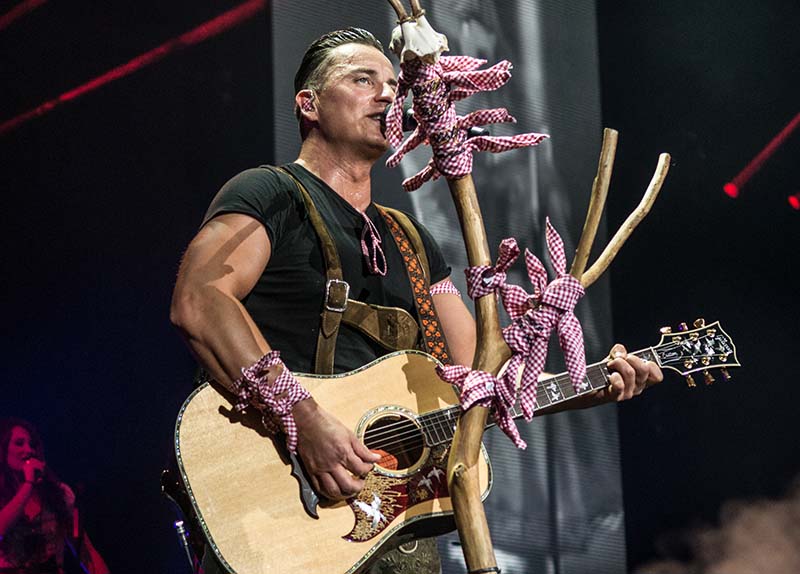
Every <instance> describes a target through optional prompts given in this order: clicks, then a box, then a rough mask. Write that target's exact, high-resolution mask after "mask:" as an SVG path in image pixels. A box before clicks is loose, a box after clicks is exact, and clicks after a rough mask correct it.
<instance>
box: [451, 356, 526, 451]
mask: <svg viewBox="0 0 800 574" xmlns="http://www.w3.org/2000/svg"><path fill="white" fill-rule="evenodd" d="M436 372H437V373H438V375H439V378H440V379H442V380H443V381H444V382H446V383H450V384H451V385H454V386H455V387H456V388H457V389H458V390H459V396H460V399H461V408H462V409H464V410H465V411H466V410H467V409H469V408H470V407H472V406H473V405H476V404H477V405H480V406H482V407H487V408H491V409H492V414H493V415H494V419H495V422H496V423H497V426H498V427H500V428H501V429H502V431H503V432H504V433H506V435H508V437H509V438H510V439H511V440H512V441H513V442H514V444H515V445H516V446H517V447H519V448H525V447H526V446H527V444H526V443H525V441H524V440H522V437H521V436H519V430H517V426H516V425H515V424H514V419H513V417H512V416H511V412H512V409H513V407H514V401H515V399H516V388H515V387H516V381H513V382H512V384H511V386H508V385H507V384H506V382H504V381H502V380H498V379H496V378H495V377H493V376H492V375H490V374H489V373H487V372H485V371H473V370H472V369H470V368H469V367H465V366H463V365H450V366H446V367H444V366H437V367H436Z"/></svg>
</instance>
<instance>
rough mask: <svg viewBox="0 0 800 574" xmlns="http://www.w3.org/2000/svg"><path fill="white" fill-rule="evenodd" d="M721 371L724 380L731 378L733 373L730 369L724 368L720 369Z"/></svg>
mask: <svg viewBox="0 0 800 574" xmlns="http://www.w3.org/2000/svg"><path fill="white" fill-rule="evenodd" d="M719 372H720V374H721V375H722V380H723V381H726V382H727V381H730V380H731V374H730V373H729V372H728V369H724V368H723V369H720V370H719Z"/></svg>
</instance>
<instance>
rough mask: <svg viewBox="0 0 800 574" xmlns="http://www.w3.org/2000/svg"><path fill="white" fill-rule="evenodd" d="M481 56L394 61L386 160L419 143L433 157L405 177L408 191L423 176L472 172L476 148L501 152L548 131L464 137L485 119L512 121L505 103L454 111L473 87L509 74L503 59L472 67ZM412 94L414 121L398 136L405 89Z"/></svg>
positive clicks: (492, 84) (484, 87)
mask: <svg viewBox="0 0 800 574" xmlns="http://www.w3.org/2000/svg"><path fill="white" fill-rule="evenodd" d="M485 63H486V60H480V59H477V58H471V57H469V56H442V57H441V58H439V60H438V61H437V62H436V63H435V64H428V63H425V62H422V61H421V60H419V59H415V60H411V61H409V62H403V63H401V64H400V68H401V71H400V76H399V78H398V86H397V94H396V96H395V100H394V103H393V104H392V108H391V109H390V110H389V113H388V115H387V117H386V137H387V139H388V140H389V143H391V144H392V146H393V147H394V148H396V151H395V153H394V154H392V156H391V157H389V159H388V160H387V161H386V165H387V166H389V167H395V166H396V165H398V164H399V163H400V160H401V159H402V158H403V156H404V155H405V154H406V153H408V152H409V151H411V150H413V149H414V148H416V147H417V146H419V145H420V144H425V143H427V144H429V145H430V146H431V148H432V150H433V157H432V158H431V160H430V161H429V162H428V165H427V166H425V168H423V170H422V171H420V172H419V173H418V174H416V175H414V176H413V177H410V178H408V179H406V180H405V181H404V182H403V188H404V189H405V190H406V191H414V190H415V189H418V188H419V187H420V186H421V185H422V184H423V183H425V182H426V181H427V180H429V179H437V178H439V177H440V176H442V175H443V176H445V177H446V178H448V179H457V178H460V177H463V176H465V175H467V174H469V173H471V172H472V154H473V153H474V152H476V151H490V152H495V153H497V152H503V151H508V150H511V149H516V148H520V147H526V146H532V145H536V144H538V143H539V142H540V141H542V140H543V139H545V138H546V137H548V136H547V135H545V134H536V133H528V134H517V135H514V136H477V137H474V138H470V139H467V130H468V129H469V128H472V127H475V126H479V125H485V124H490V123H503V122H516V120H515V119H514V117H513V116H511V115H510V114H509V113H508V111H507V110H506V109H505V108H495V109H490V110H478V111H475V112H472V113H470V114H467V115H466V116H459V115H457V114H456V110H455V102H457V101H458V100H462V99H464V98H466V97H468V96H471V95H472V94H475V93H477V92H485V91H491V90H496V89H498V88H499V87H501V86H502V85H504V84H505V83H506V82H508V80H509V79H510V78H511V73H510V71H509V70H510V69H511V63H510V62H508V61H507V60H503V61H502V62H500V63H498V64H495V65H494V66H492V67H491V68H487V69H485V70H478V68H479V67H481V66H482V65H484V64H485ZM409 89H410V90H411V91H412V92H413V94H414V118H415V119H416V121H417V124H418V125H417V127H416V129H415V130H414V132H413V133H412V134H411V136H409V138H408V139H407V140H406V141H405V142H403V126H402V123H403V122H402V120H403V101H404V100H405V98H406V95H407V94H408V90H409Z"/></svg>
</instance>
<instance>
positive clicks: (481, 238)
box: [389, 0, 669, 573]
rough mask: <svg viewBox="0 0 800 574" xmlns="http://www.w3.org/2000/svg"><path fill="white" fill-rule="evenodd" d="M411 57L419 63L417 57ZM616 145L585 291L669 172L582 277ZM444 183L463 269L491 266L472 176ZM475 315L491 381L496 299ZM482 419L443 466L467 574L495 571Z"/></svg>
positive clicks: (656, 179) (502, 355)
mask: <svg viewBox="0 0 800 574" xmlns="http://www.w3.org/2000/svg"><path fill="white" fill-rule="evenodd" d="M389 3H390V4H391V5H392V8H393V9H394V10H395V12H396V14H397V17H398V21H399V22H400V23H403V22H409V21H415V20H417V19H418V18H421V17H423V15H424V10H422V8H421V6H420V5H419V1H418V0H412V2H411V5H412V13H413V16H409V15H408V14H407V13H406V11H405V9H404V8H403V6H402V4H401V3H400V0H389ZM417 56H418V57H423V54H418V55H417ZM616 144H617V132H616V131H614V130H611V129H606V130H605V131H604V133H603V147H602V151H601V154H600V161H599V165H598V169H597V176H596V177H595V180H594V184H593V186H592V195H591V200H590V203H589V211H588V214H587V216H586V223H585V224H584V228H583V233H582V235H581V239H580V241H579V243H578V248H577V251H576V254H575V259H574V260H573V263H572V267H571V269H570V273H571V274H572V275H573V276H574V277H575V278H577V279H579V280H580V281H581V284H582V285H583V286H584V287H588V286H589V285H591V284H592V283H593V282H594V281H596V280H597V278H598V277H599V276H600V275H601V274H602V273H603V271H605V269H607V268H608V266H609V264H610V263H611V261H612V260H613V258H614V256H615V255H616V254H617V252H618V251H619V249H620V248H621V247H622V244H623V243H624V242H625V240H626V239H627V238H628V237H629V236H630V234H631V233H632V232H633V230H634V229H635V228H636V226H637V225H638V224H639V222H641V220H642V219H643V218H644V216H645V215H647V212H648V211H649V210H650V208H651V207H652V205H653V202H654V201H655V199H656V196H657V195H658V192H659V191H660V189H661V186H662V184H663V183H664V178H665V177H666V175H667V170H668V169H669V155H668V154H661V156H660V158H659V163H658V168H657V169H656V173H655V175H654V176H653V179H652V181H651V182H650V186H649V187H648V189H647V192H646V193H645V196H644V198H643V199H642V201H641V203H640V205H639V207H637V209H636V210H635V211H634V212H633V213H632V214H631V215H630V216H629V217H628V219H627V220H626V221H625V223H624V224H623V226H622V227H621V228H620V230H619V231H618V232H617V233H616V234H615V235H614V238H613V239H612V240H611V242H610V243H609V245H608V247H606V249H605V250H604V251H603V253H602V254H601V256H600V257H599V258H598V260H597V262H596V263H595V264H594V265H593V266H592V267H591V268H590V269H589V270H588V271H587V272H586V273H584V270H585V269H586V264H587V262H588V259H589V253H590V251H591V247H592V243H593V242H594V238H595V235H596V233H597V228H598V226H599V223H600V218H601V216H602V213H603V207H604V205H605V200H606V196H607V194H608V186H609V182H610V180H611V172H612V168H613V164H614V155H615V152H616ZM447 183H448V185H449V187H450V193H451V195H452V197H453V202H454V204H455V207H456V211H457V213H458V220H459V222H460V224H461V233H462V236H463V238H464V245H465V246H466V250H467V260H468V262H469V265H470V266H471V267H476V266H480V265H492V259H491V256H490V253H489V244H488V241H487V239H486V229H485V227H484V224H483V217H482V215H481V209H480V205H479V204H478V196H477V193H476V191H475V185H474V183H473V180H472V176H471V175H467V176H465V177H461V178H458V179H448V181H447ZM475 312H476V321H477V328H478V332H477V336H478V339H477V347H476V352H475V358H474V360H473V364H472V368H473V369H474V370H480V371H485V372H487V373H490V374H491V375H493V376H497V375H498V373H499V372H500V369H501V368H502V366H503V365H504V364H505V363H506V361H508V359H509V358H510V357H511V350H510V349H509V347H508V345H507V344H506V342H505V341H504V340H503V335H502V330H501V328H500V318H499V314H498V309H497V297H496V295H495V294H494V293H491V294H489V295H486V296H484V297H480V298H478V299H477V300H476V301H475ZM488 414H489V411H488V409H487V408H486V407H481V406H473V407H472V408H470V409H469V410H468V411H466V412H465V413H463V414H462V415H461V418H460V419H459V421H458V426H457V428H456V434H455V437H454V439H453V444H452V447H451V450H450V458H449V461H448V472H447V483H448V488H449V491H450V496H451V499H452V501H453V510H454V514H455V520H456V526H457V528H458V533H459V536H460V538H461V543H462V548H463V551H464V559H465V561H466V564H467V569H468V571H469V572H470V573H473V572H487V573H488V572H496V571H498V569H497V560H496V559H495V556H494V550H493V548H492V539H491V535H490V534H489V526H488V523H487V521H486V513H485V511H484V507H483V502H482V501H481V490H480V482H479V477H478V457H479V456H480V445H481V438H482V436H483V431H484V429H485V428H486V419H487V416H488Z"/></svg>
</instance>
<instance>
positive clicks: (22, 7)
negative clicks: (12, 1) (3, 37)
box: [0, 0, 47, 32]
mask: <svg viewBox="0 0 800 574" xmlns="http://www.w3.org/2000/svg"><path fill="white" fill-rule="evenodd" d="M46 2H47V0H25V1H24V2H20V3H19V4H17V5H16V6H14V7H13V8H12V9H11V10H9V11H8V12H6V13H5V14H3V15H2V16H0V32H2V31H3V30H5V29H6V28H8V27H9V26H11V24H12V23H13V22H14V20H16V19H17V18H22V17H23V16H24V15H25V14H27V13H28V12H31V11H33V10H35V9H36V8H38V7H39V6H41V5H42V4H45V3H46Z"/></svg>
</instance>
